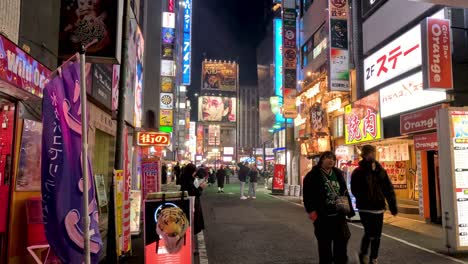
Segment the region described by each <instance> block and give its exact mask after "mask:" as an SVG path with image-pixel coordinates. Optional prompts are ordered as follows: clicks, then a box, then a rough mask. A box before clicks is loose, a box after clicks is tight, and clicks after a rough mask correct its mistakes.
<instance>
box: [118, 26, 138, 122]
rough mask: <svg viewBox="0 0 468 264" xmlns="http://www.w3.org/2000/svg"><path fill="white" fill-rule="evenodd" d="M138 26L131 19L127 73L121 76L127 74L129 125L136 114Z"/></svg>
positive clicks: (126, 113)
mask: <svg viewBox="0 0 468 264" xmlns="http://www.w3.org/2000/svg"><path fill="white" fill-rule="evenodd" d="M137 27H138V24H137V23H136V21H135V19H130V21H129V22H128V35H129V36H131V37H130V38H129V39H128V41H127V54H126V56H125V58H124V61H125V62H126V63H127V67H125V72H124V73H121V74H126V82H125V87H126V89H125V101H126V105H125V121H127V122H128V123H129V124H133V122H134V120H133V119H134V114H135V103H134V102H135V90H136V89H135V88H136V87H135V83H136V50H137V47H136V46H137V45H136V43H135V41H134V38H133V37H134V36H135V34H136V31H137Z"/></svg>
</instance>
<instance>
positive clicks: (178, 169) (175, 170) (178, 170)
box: [174, 162, 181, 185]
mask: <svg viewBox="0 0 468 264" xmlns="http://www.w3.org/2000/svg"><path fill="white" fill-rule="evenodd" d="M180 173H181V168H180V164H179V162H177V164H176V165H175V166H174V175H175V178H176V184H177V185H180Z"/></svg>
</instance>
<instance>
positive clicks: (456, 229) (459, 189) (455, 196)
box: [437, 107, 468, 251]
mask: <svg viewBox="0 0 468 264" xmlns="http://www.w3.org/2000/svg"><path fill="white" fill-rule="evenodd" d="M447 128H448V129H447ZM437 129H438V133H437V135H438V141H439V156H440V157H444V158H443V159H439V162H440V167H439V172H440V175H444V180H443V181H440V185H441V186H440V187H441V198H442V199H441V201H442V211H443V217H442V221H443V226H445V227H446V228H445V229H446V231H447V232H444V233H445V235H446V240H445V241H446V243H447V247H448V248H450V249H452V250H453V251H462V250H463V251H465V250H468V180H467V179H468V163H467V159H468V108H467V107H464V108H443V109H439V110H438V112H437Z"/></svg>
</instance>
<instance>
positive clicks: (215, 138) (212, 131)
mask: <svg viewBox="0 0 468 264" xmlns="http://www.w3.org/2000/svg"><path fill="white" fill-rule="evenodd" d="M220 142H221V127H220V126H219V125H209V126H208V144H209V145H215V146H216V145H218V144H219V143H220Z"/></svg>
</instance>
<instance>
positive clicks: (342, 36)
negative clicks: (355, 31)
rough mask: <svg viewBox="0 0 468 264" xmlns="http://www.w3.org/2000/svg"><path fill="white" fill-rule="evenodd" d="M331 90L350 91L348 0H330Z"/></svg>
mask: <svg viewBox="0 0 468 264" xmlns="http://www.w3.org/2000/svg"><path fill="white" fill-rule="evenodd" d="M328 7H329V12H330V13H329V17H330V21H329V30H330V32H329V36H330V37H329V41H330V44H329V47H330V48H329V60H328V61H329V65H328V66H329V78H328V89H329V90H330V91H349V89H350V86H349V51H348V1H347V0H329V5H328Z"/></svg>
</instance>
